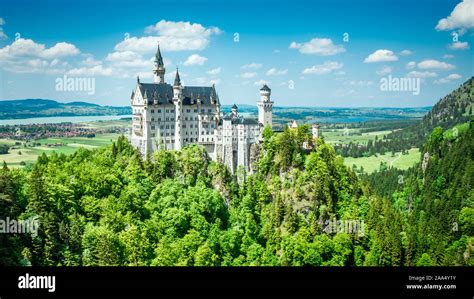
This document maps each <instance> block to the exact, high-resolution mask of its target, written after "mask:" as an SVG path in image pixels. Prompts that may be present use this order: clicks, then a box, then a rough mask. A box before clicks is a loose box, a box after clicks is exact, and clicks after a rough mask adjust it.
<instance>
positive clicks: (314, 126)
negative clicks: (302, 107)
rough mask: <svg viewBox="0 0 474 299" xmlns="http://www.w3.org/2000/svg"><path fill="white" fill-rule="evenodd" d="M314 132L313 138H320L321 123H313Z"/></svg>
mask: <svg viewBox="0 0 474 299" xmlns="http://www.w3.org/2000/svg"><path fill="white" fill-rule="evenodd" d="M311 129H312V130H311V131H312V133H313V138H319V136H320V135H319V124H313V125H312V127H311Z"/></svg>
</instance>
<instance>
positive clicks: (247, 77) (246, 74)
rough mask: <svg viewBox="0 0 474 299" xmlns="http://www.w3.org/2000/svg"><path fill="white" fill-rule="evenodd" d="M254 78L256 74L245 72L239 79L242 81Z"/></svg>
mask: <svg viewBox="0 0 474 299" xmlns="http://www.w3.org/2000/svg"><path fill="white" fill-rule="evenodd" d="M256 76H257V73H255V72H245V73H242V74H240V77H241V78H244V79H249V78H254V77H256Z"/></svg>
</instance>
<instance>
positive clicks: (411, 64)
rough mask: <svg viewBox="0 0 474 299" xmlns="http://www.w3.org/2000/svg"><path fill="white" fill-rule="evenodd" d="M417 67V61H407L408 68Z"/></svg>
mask: <svg viewBox="0 0 474 299" xmlns="http://www.w3.org/2000/svg"><path fill="white" fill-rule="evenodd" d="M415 67H416V61H410V62H408V63H407V65H406V68H407V69H409V70H410V69H414V68H415Z"/></svg>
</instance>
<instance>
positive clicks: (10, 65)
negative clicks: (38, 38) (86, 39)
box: [0, 38, 80, 74]
mask: <svg viewBox="0 0 474 299" xmlns="http://www.w3.org/2000/svg"><path fill="white" fill-rule="evenodd" d="M79 53H80V51H79V49H78V48H77V47H76V46H74V45H73V44H69V43H66V42H60V43H57V44H55V45H54V46H52V47H50V48H47V47H46V46H45V45H44V44H38V43H36V42H34V41H33V40H31V39H23V38H19V39H17V40H15V41H13V42H12V43H11V44H10V45H7V46H5V47H3V48H0V67H2V68H3V69H5V70H7V71H10V72H14V73H46V74H58V73H61V72H64V67H66V66H67V63H66V62H64V63H62V64H60V63H59V60H56V59H59V58H64V57H68V56H75V55H77V54H79ZM53 61H54V62H53Z"/></svg>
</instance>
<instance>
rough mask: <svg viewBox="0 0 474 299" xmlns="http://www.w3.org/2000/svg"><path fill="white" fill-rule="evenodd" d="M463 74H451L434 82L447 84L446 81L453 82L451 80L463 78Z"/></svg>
mask: <svg viewBox="0 0 474 299" xmlns="http://www.w3.org/2000/svg"><path fill="white" fill-rule="evenodd" d="M461 78H462V76H461V75H459V74H450V75H448V76H446V77H444V78H441V79H439V80H435V81H434V82H433V83H435V84H446V83H451V81H454V80H459V79H461Z"/></svg>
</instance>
